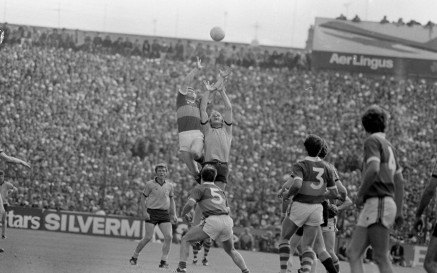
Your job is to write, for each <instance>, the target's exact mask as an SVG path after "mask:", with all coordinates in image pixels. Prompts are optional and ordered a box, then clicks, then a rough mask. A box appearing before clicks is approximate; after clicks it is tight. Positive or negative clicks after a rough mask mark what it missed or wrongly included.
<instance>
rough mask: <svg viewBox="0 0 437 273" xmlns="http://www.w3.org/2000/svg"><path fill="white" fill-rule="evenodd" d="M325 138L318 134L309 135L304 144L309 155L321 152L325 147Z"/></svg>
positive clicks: (316, 154) (314, 155) (313, 155)
mask: <svg viewBox="0 0 437 273" xmlns="http://www.w3.org/2000/svg"><path fill="white" fill-rule="evenodd" d="M323 142H324V141H323V139H322V138H321V137H319V136H317V135H312V134H311V135H309V136H308V137H307V138H306V139H305V142H304V143H303V145H304V146H305V150H306V151H307V153H308V155H309V156H312V157H316V156H318V155H319V154H320V152H321V151H322V148H323Z"/></svg>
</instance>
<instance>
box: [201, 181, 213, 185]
mask: <svg viewBox="0 0 437 273" xmlns="http://www.w3.org/2000/svg"><path fill="white" fill-rule="evenodd" d="M202 184H204V185H214V182H205V181H204V182H203V183H202Z"/></svg>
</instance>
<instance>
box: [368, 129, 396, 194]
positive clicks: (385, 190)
mask: <svg viewBox="0 0 437 273" xmlns="http://www.w3.org/2000/svg"><path fill="white" fill-rule="evenodd" d="M372 161H377V162H378V163H379V173H378V175H377V176H376V179H375V181H373V183H372V185H371V186H370V188H369V190H368V191H367V192H365V193H364V200H366V199H368V198H371V197H384V196H391V197H394V191H395V186H394V176H395V173H396V172H401V168H400V166H399V164H398V161H397V159H396V155H395V152H394V150H393V147H392V145H391V144H390V142H389V141H388V140H387V139H385V134H383V133H375V134H372V135H370V136H369V137H368V138H367V139H366V140H365V141H364V164H363V165H364V167H363V173H364V172H365V171H366V168H367V166H368V164H369V163H370V162H372Z"/></svg>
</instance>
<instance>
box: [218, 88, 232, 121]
mask: <svg viewBox="0 0 437 273" xmlns="http://www.w3.org/2000/svg"><path fill="white" fill-rule="evenodd" d="M219 91H220V95H221V96H222V99H223V102H224V105H225V112H224V113H223V119H224V122H225V125H227V126H226V128H232V127H231V125H232V104H231V101H230V100H229V97H228V95H227V94H226V87H225V86H224V85H223V86H222V88H221V89H219Z"/></svg>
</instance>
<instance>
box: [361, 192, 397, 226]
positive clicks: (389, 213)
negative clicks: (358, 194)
mask: <svg viewBox="0 0 437 273" xmlns="http://www.w3.org/2000/svg"><path fill="white" fill-rule="evenodd" d="M395 218H396V203H395V201H394V200H393V198H392V197H389V196H386V197H382V198H379V197H372V198H369V199H367V200H366V203H364V208H363V209H362V210H361V212H360V216H358V222H357V226H360V227H366V228H367V227H369V226H371V225H373V224H378V223H380V224H382V225H383V226H385V227H386V228H391V226H392V225H393V223H394V222H395Z"/></svg>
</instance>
